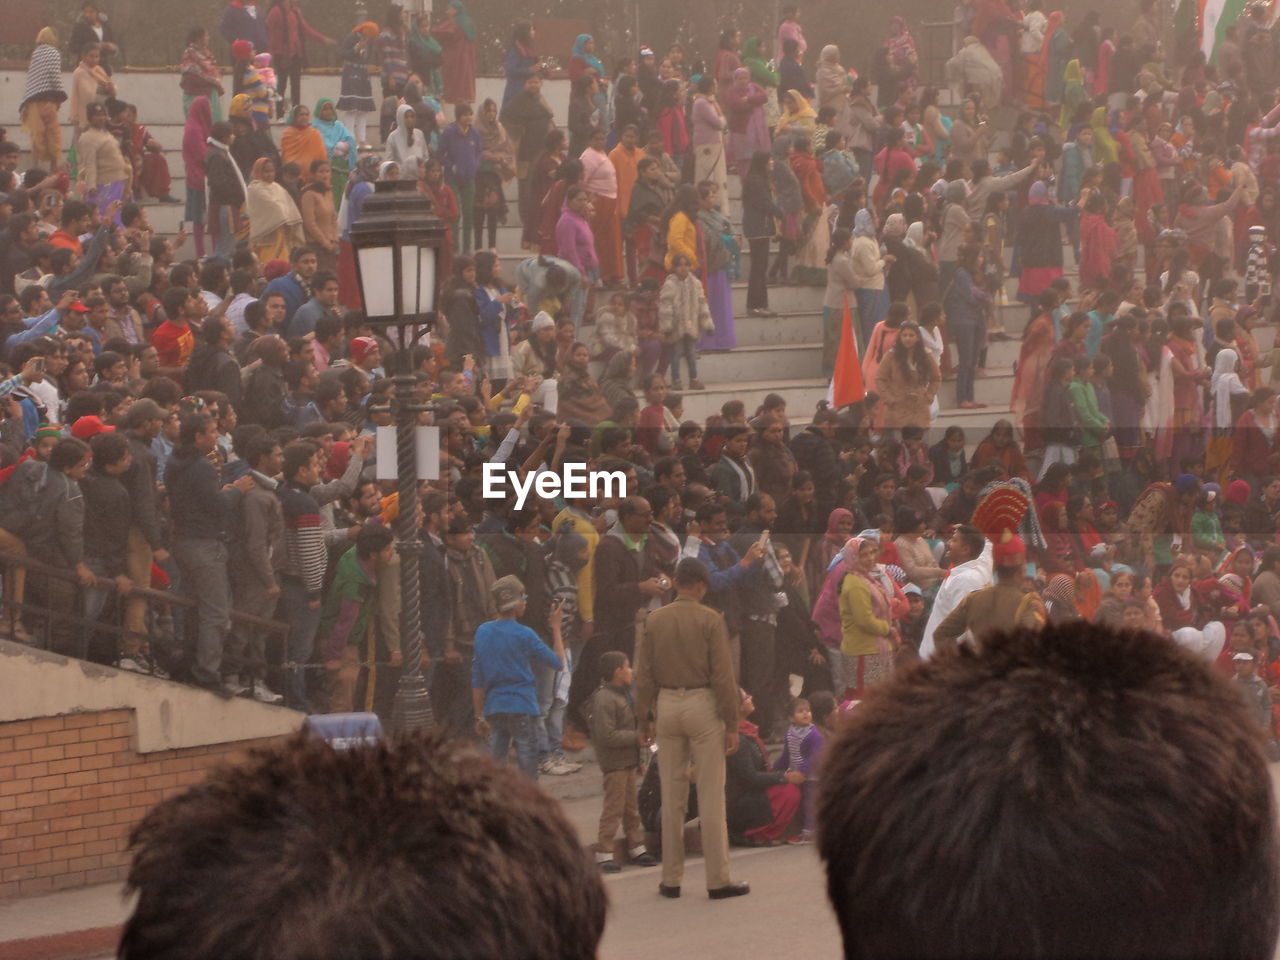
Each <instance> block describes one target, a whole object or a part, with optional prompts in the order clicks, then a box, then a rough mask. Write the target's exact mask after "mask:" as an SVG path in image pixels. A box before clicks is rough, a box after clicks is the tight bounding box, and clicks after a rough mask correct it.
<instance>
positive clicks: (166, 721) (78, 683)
mask: <svg viewBox="0 0 1280 960" xmlns="http://www.w3.org/2000/svg"><path fill="white" fill-rule="evenodd" d="M122 709H131V710H133V711H134V729H133V748H134V750H136V751H137V752H138V753H152V752H154V751H157V750H177V749H179V748H181V747H201V746H208V745H210V744H215V743H230V742H235V741H239V740H256V739H258V738H260V737H278V736H283V735H287V734H291V733H294V732H296V731H297V730H298V729H300V728H301V726H302V722H303V720H304V719H305V715H304V714H302V713H299V712H298V711H296V710H287V709H285V708H284V707H274V706H267V705H266V704H261V703H258V702H257V701H255V700H246V699H244V698H242V697H234V698H230V699H228V698H223V697H219V696H216V695H215V694H212V693H207V692H206V691H204V690H200V689H197V688H196V687H188V686H186V685H184V684H180V683H173V682H172V681H168V680H155V679H153V678H151V677H147V676H142V675H141V674H137V673H130V672H129V671H127V670H116V669H114V668H113V667H101V666H98V665H97V664H93V663H88V662H86V661H84V660H73V659H71V658H69V657H61V656H58V655H57V654H52V653H47V652H45V651H43V650H36V649H34V648H32V647H28V646H25V645H23V644H20V643H10V642H9V641H6V640H0V723H5V722H8V721H12V720H31V719H34V718H37V717H54V716H61V715H64V714H69V713H86V712H89V711H96V710H122Z"/></svg>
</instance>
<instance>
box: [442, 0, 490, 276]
mask: <svg viewBox="0 0 1280 960" xmlns="http://www.w3.org/2000/svg"><path fill="white" fill-rule="evenodd" d="M454 6H460V4H458V3H457V0H454ZM473 115H474V111H472V109H471V106H470V105H469V104H468V103H459V104H458V105H457V107H456V108H455V109H454V122H453V123H451V124H449V126H447V127H445V128H444V131H443V132H442V133H441V134H440V147H439V160H440V164H441V166H443V167H444V179H445V183H447V184H449V186H450V187H452V188H453V192H454V194H455V195H456V196H457V198H458V211H459V216H460V219H459V224H458V232H457V233H456V234H454V237H453V249H454V251H455V252H458V253H469V252H470V251H471V240H472V233H473V230H474V226H473V224H474V218H475V202H476V174H477V173H479V171H480V160H481V158H482V156H483V154H484V145H483V143H482V142H481V140H480V132H479V131H478V130H476V129H475V128H474V127H473V126H472V125H471V119H472V116H473Z"/></svg>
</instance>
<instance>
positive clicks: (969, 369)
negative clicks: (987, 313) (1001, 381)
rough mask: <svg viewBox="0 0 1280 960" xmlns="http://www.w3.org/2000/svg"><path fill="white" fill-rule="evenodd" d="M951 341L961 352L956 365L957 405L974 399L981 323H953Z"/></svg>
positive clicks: (980, 347) (980, 342)
mask: <svg viewBox="0 0 1280 960" xmlns="http://www.w3.org/2000/svg"><path fill="white" fill-rule="evenodd" d="M950 326H951V339H952V340H954V341H955V344H956V349H957V350H958V351H959V352H960V360H959V362H958V363H957V364H956V403H965V402H966V401H969V400H972V399H973V378H974V374H975V373H976V372H977V370H978V351H979V350H981V349H982V324H981V323H956V322H954V321H953V322H952V323H951V325H950Z"/></svg>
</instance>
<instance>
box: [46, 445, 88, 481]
mask: <svg viewBox="0 0 1280 960" xmlns="http://www.w3.org/2000/svg"><path fill="white" fill-rule="evenodd" d="M87 453H89V445H88V444H87V443H85V442H84V441H83V440H77V439H76V438H75V437H63V438H62V439H61V440H59V441H58V442H57V444H55V445H54V448H53V450H52V451H51V452H50V453H49V467H50V469H53V470H60V471H62V472H63V473H65V472H66V471H68V470H70V469H71V468H72V467H74V466H75V465H76V464H78V463H79V462H80V461H81V460H83V459H84V457H85V454H87Z"/></svg>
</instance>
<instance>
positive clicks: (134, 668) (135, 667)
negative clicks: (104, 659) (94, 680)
mask: <svg viewBox="0 0 1280 960" xmlns="http://www.w3.org/2000/svg"><path fill="white" fill-rule="evenodd" d="M116 669H117V670H128V671H129V672H130V673H149V672H150V671H149V670H147V667H146V664H144V663H142V662H141V661H140V660H135V659H134V658H133V657H121V658H120V659H119V660H117V661H116Z"/></svg>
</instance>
